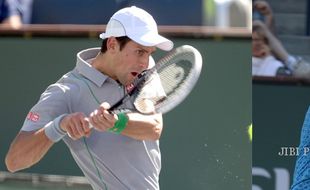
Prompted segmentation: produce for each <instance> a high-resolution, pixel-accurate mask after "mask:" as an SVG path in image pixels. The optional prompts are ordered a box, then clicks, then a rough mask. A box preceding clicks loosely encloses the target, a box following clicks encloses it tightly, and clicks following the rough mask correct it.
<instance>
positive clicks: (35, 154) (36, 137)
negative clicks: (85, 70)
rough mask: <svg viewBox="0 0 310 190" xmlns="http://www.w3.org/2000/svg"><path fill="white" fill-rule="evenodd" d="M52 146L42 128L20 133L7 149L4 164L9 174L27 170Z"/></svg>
mask: <svg viewBox="0 0 310 190" xmlns="http://www.w3.org/2000/svg"><path fill="white" fill-rule="evenodd" d="M52 145H53V142H52V141H51V140H49V139H48V138H47V136H46V135H45V133H44V128H42V129H39V130H37V131H31V132H26V131H21V132H19V133H18V135H17V136H16V138H15V139H14V141H13V142H12V144H11V146H10V148H9V151H8V153H7V155H6V158H5V164H6V166H7V168H8V170H9V171H10V172H16V171H18V170H22V169H25V168H28V167H30V166H32V165H34V164H35V163H37V162H38V161H40V160H41V159H42V157H43V156H44V155H45V154H46V153H47V151H48V150H49V149H50V148H51V146H52Z"/></svg>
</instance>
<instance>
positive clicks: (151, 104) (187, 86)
mask: <svg viewBox="0 0 310 190" xmlns="http://www.w3.org/2000/svg"><path fill="white" fill-rule="evenodd" d="M201 68H202V57H201V54H200V53H199V51H198V50H197V49H195V48H194V47H192V46H189V45H183V46H180V47H178V48H176V49H174V50H172V51H171V52H169V53H168V54H167V55H166V56H164V57H163V58H161V59H160V60H159V61H158V62H157V63H156V64H155V66H154V67H152V68H151V69H148V70H146V71H144V72H142V73H141V74H140V75H139V76H138V77H137V79H136V80H135V81H134V82H133V87H132V88H131V90H130V91H128V92H127V94H126V95H125V96H124V97H123V98H122V99H120V100H119V101H118V102H116V103H115V104H114V105H112V106H111V107H110V109H109V110H108V111H110V112H114V113H115V112H118V110H122V109H119V108H122V106H124V104H125V103H126V102H127V101H129V100H131V101H132V102H133V104H134V107H135V108H136V110H137V111H138V112H140V113H142V114H151V113H167V112H169V111H170V110H172V109H174V108H175V107H176V106H177V105H179V104H180V103H181V102H182V101H183V100H184V99H185V98H186V97H187V96H188V95H189V93H190V92H191V91H192V89H193V88H194V86H195V85H196V83H197V81H198V78H199V76H200V73H201Z"/></svg>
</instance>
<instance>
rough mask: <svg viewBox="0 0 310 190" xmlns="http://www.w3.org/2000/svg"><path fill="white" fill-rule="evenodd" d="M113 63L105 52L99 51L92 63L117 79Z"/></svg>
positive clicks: (105, 73) (102, 71) (103, 72)
mask: <svg viewBox="0 0 310 190" xmlns="http://www.w3.org/2000/svg"><path fill="white" fill-rule="evenodd" d="M112 64H113V63H112V62H111V61H110V59H109V58H108V57H107V56H106V55H105V54H103V53H99V54H98V55H97V56H96V58H95V59H94V60H93V62H92V63H91V65H92V66H93V67H94V68H95V69H97V70H98V71H100V72H101V73H102V74H104V75H107V76H109V77H110V78H112V79H114V80H116V79H117V78H116V76H115V74H114V69H113V67H112V66H111V65H112Z"/></svg>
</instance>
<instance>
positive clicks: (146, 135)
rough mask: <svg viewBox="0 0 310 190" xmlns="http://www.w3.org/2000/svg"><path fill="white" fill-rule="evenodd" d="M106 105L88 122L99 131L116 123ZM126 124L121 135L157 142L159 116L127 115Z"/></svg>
mask: <svg viewBox="0 0 310 190" xmlns="http://www.w3.org/2000/svg"><path fill="white" fill-rule="evenodd" d="M109 107H110V105H109V104H108V103H103V104H101V105H100V107H99V108H98V109H97V110H95V111H94V112H93V113H92V114H91V115H90V117H89V122H90V123H91V124H92V125H93V126H94V127H95V129H97V130H99V131H106V130H108V129H109V128H112V127H113V126H114V124H115V122H116V121H117V116H116V114H111V113H109V112H108V111H107V109H108V108H109ZM127 116H128V123H127V125H126V128H125V129H124V130H123V131H122V133H121V134H122V135H125V136H128V137H131V138H133V139H136V140H157V139H159V138H160V135H161V132H162V129H163V120H162V115H161V114H152V115H142V114H140V113H127Z"/></svg>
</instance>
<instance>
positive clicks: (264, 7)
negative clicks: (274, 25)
mask: <svg viewBox="0 0 310 190" xmlns="http://www.w3.org/2000/svg"><path fill="white" fill-rule="evenodd" d="M254 8H255V9H256V10H257V11H258V12H260V13H261V14H263V15H264V16H272V10H271V8H270V6H269V4H268V3H267V2H266V1H255V3H254Z"/></svg>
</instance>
